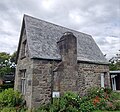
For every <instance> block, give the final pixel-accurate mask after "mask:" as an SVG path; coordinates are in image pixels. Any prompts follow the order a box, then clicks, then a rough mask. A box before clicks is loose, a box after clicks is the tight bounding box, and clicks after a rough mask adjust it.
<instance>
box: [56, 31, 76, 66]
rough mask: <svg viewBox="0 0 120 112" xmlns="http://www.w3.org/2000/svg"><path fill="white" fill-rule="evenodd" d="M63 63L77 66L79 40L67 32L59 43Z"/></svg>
mask: <svg viewBox="0 0 120 112" xmlns="http://www.w3.org/2000/svg"><path fill="white" fill-rule="evenodd" d="M57 44H58V47H59V51H60V55H61V57H62V61H63V62H64V63H65V64H67V65H69V66H75V65H76V64H77V38H76V37H75V36H74V35H73V33H71V32H65V33H64V35H63V36H62V37H61V38H60V40H59V41H58V42H57Z"/></svg>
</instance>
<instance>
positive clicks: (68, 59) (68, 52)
mask: <svg viewBox="0 0 120 112" xmlns="http://www.w3.org/2000/svg"><path fill="white" fill-rule="evenodd" d="M57 44H58V47H59V52H60V55H61V57H62V64H63V65H62V66H64V67H63V68H62V69H60V70H58V71H56V72H58V74H59V78H60V80H59V81H60V82H59V83H60V84H59V85H60V90H59V91H60V92H61V94H62V93H64V92H65V91H74V92H77V91H78V87H77V79H78V73H77V38H76V37H75V36H74V35H73V34H72V33H71V32H65V33H64V35H63V36H62V37H61V38H60V40H59V41H58V42H57Z"/></svg>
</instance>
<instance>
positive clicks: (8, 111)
mask: <svg viewBox="0 0 120 112" xmlns="http://www.w3.org/2000/svg"><path fill="white" fill-rule="evenodd" d="M1 112H16V109H15V108H14V107H5V108H3V109H2V110H1Z"/></svg>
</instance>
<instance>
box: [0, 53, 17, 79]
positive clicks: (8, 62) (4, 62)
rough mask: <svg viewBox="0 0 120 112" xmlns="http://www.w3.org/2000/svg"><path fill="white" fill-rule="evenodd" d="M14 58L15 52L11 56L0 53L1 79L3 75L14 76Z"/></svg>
mask: <svg viewBox="0 0 120 112" xmlns="http://www.w3.org/2000/svg"><path fill="white" fill-rule="evenodd" d="M15 58H16V52H14V53H13V54H12V55H10V54H9V53H6V52H0V77H2V76H3V75H5V74H10V73H13V74H14V72H15Z"/></svg>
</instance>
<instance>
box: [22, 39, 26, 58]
mask: <svg viewBox="0 0 120 112" xmlns="http://www.w3.org/2000/svg"><path fill="white" fill-rule="evenodd" d="M26 51H27V45H26V40H24V41H23V43H22V54H21V58H25V57H26Z"/></svg>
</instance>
